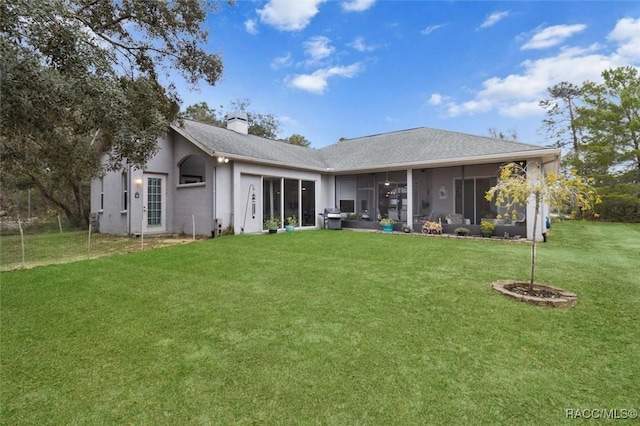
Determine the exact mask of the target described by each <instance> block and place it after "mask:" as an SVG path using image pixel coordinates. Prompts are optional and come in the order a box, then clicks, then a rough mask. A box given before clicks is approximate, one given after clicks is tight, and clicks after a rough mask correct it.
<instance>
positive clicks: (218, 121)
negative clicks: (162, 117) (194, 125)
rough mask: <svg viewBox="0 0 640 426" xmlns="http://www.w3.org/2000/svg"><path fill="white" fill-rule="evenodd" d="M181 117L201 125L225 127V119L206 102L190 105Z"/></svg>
mask: <svg viewBox="0 0 640 426" xmlns="http://www.w3.org/2000/svg"><path fill="white" fill-rule="evenodd" d="M220 108H222V107H220ZM180 115H181V116H182V117H184V118H189V119H191V120H195V121H199V122H201V123H206V124H211V125H214V126H218V127H225V122H224V117H223V116H221V115H220V113H218V111H217V110H216V109H215V108H211V107H209V105H208V104H207V103H206V102H200V103H197V104H193V105H189V106H188V107H187V108H185V110H184V111H183V112H182V113H181V114H180Z"/></svg>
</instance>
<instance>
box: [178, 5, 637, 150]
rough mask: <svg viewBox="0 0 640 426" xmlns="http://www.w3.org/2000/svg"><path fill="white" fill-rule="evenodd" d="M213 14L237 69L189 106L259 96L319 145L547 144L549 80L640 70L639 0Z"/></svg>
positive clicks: (184, 92)
mask: <svg viewBox="0 0 640 426" xmlns="http://www.w3.org/2000/svg"><path fill="white" fill-rule="evenodd" d="M207 22H208V27H209V44H208V46H206V49H207V51H209V52H218V53H221V54H222V57H223V63H224V75H223V77H222V79H221V80H220V81H219V82H218V83H217V84H216V85H215V86H213V87H209V86H206V85H202V86H200V88H199V90H197V91H193V90H190V89H189V88H187V87H186V86H185V85H183V84H182V83H180V82H177V83H178V87H179V92H180V95H181V97H182V100H183V108H184V107H186V106H188V105H191V104H194V103H197V102H202V101H205V102H207V103H208V104H209V106H212V107H216V108H218V107H219V106H220V105H222V106H224V107H225V108H226V107H227V106H228V105H229V103H230V102H231V101H233V100H236V99H241V98H246V99H249V100H250V101H251V110H253V111H256V112H261V113H271V114H273V115H274V116H276V117H278V119H279V120H280V121H281V123H282V125H283V130H282V133H281V134H280V137H288V136H290V135H291V134H293V133H298V134H301V135H303V136H305V137H306V138H307V139H308V140H309V141H311V146H312V147H315V148H320V147H322V146H326V145H328V144H331V143H335V142H336V141H338V139H339V138H340V137H346V138H353V137H359V136H366V135H372V134H378V133H385V132H391V131H396V130H403V129H410V128H416V127H423V126H424V127H434V128H440V129H447V130H453V131H459V132H464V133H472V134H477V135H485V136H487V135H488V134H489V133H488V129H489V128H495V129H497V130H500V131H504V132H506V131H509V130H511V129H515V130H516V131H517V133H518V140H520V141H523V142H529V143H537V144H542V145H544V144H546V143H547V141H545V139H544V135H542V134H541V132H540V131H539V129H540V126H541V121H542V119H543V117H544V111H543V110H542V109H541V108H540V107H539V106H538V102H539V101H540V100H542V99H544V98H545V97H546V89H547V87H549V86H551V85H553V84H556V83H559V82H561V81H569V82H572V83H575V84H578V85H579V84H581V83H582V82H584V81H585V80H591V81H599V80H600V74H601V73H602V71H603V70H605V69H608V68H613V67H618V66H624V65H632V66H640V2H637V1H615V0H614V1H608V2H595V1H557V2H556V1H531V2H527V1H497V2H489V1H391V0H387V1H381V0H328V1H327V0H270V1H251V0H239V1H238V2H237V4H236V5H235V6H233V7H231V8H229V7H222V8H221V9H220V11H219V12H218V13H215V14H212V15H211V16H210V17H209V18H208V21H207Z"/></svg>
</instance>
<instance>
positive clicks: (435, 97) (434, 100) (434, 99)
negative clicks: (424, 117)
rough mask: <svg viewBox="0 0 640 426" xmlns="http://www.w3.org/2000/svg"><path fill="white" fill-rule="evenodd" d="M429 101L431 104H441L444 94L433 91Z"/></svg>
mask: <svg viewBox="0 0 640 426" xmlns="http://www.w3.org/2000/svg"><path fill="white" fill-rule="evenodd" d="M428 102H429V105H440V104H441V103H442V95H441V94H440V93H432V94H431V97H430V98H429V101H428Z"/></svg>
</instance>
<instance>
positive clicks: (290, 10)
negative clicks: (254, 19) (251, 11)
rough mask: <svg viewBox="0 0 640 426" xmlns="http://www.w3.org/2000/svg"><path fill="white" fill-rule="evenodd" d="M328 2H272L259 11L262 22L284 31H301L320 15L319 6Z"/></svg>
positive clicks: (275, 0)
mask: <svg viewBox="0 0 640 426" xmlns="http://www.w3.org/2000/svg"><path fill="white" fill-rule="evenodd" d="M325 1H326V0H296V1H291V0H270V1H269V3H267V4H266V5H265V6H264V7H263V8H262V9H257V10H256V13H257V14H258V16H260V21H262V22H263V23H265V24H268V25H271V26H274V27H276V28H277V29H279V30H282V31H300V30H302V29H304V28H305V27H306V26H307V25H309V22H310V21H311V18H313V17H314V16H316V14H317V13H318V6H319V5H320V4H322V3H324V2H325Z"/></svg>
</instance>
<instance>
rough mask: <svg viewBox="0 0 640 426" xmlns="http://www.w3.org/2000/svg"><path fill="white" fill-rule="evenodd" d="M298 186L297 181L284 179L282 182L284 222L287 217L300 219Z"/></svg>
mask: <svg viewBox="0 0 640 426" xmlns="http://www.w3.org/2000/svg"><path fill="white" fill-rule="evenodd" d="M298 186H299V181H298V180H297V179H295V180H294V179H285V180H284V217H285V220H286V218H288V217H291V216H295V217H296V218H298V219H300V212H299V211H298V210H299V201H298Z"/></svg>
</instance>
